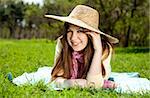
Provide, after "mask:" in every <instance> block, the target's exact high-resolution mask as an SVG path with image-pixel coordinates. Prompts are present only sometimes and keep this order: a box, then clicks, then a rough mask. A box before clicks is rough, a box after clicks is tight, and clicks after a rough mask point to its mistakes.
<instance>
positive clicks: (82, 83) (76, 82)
mask: <svg viewBox="0 0 150 98" xmlns="http://www.w3.org/2000/svg"><path fill="white" fill-rule="evenodd" d="M64 85H65V86H66V87H75V86H79V87H82V88H84V87H87V80H86V79H67V80H65V81H64Z"/></svg>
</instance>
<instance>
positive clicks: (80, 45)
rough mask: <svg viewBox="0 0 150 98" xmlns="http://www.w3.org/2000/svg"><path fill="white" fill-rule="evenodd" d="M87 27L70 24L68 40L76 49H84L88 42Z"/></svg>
mask: <svg viewBox="0 0 150 98" xmlns="http://www.w3.org/2000/svg"><path fill="white" fill-rule="evenodd" d="M86 31H87V29H84V28H81V27H78V26H75V25H69V28H68V30H67V41H68V43H69V45H70V46H71V47H72V49H73V50H74V51H81V50H83V49H84V48H85V47H86V46H87V44H88V37H87V34H86V33H85V32H86Z"/></svg>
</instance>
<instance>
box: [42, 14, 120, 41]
mask: <svg viewBox="0 0 150 98" xmlns="http://www.w3.org/2000/svg"><path fill="white" fill-rule="evenodd" d="M45 17H47V18H53V19H56V20H60V21H64V22H68V23H71V24H74V25H77V26H80V27H83V28H86V29H89V30H91V31H94V32H97V33H100V34H102V35H105V36H106V37H107V38H108V40H109V41H110V42H111V43H118V42H119V40H118V39H117V38H115V37H112V36H110V35H108V34H106V33H103V32H102V31H100V30H99V29H95V28H93V27H91V26H89V25H87V24H86V23H85V22H83V21H81V20H78V19H75V18H72V17H68V16H67V17H63V16H55V15H45Z"/></svg>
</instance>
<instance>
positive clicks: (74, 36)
mask: <svg viewBox="0 0 150 98" xmlns="http://www.w3.org/2000/svg"><path fill="white" fill-rule="evenodd" d="M77 39H78V34H77V32H73V33H72V36H71V40H72V41H75V40H77Z"/></svg>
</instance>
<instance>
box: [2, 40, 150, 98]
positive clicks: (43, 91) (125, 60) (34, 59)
mask: <svg viewBox="0 0 150 98" xmlns="http://www.w3.org/2000/svg"><path fill="white" fill-rule="evenodd" d="M54 53H55V42H54V41H50V40H46V39H42V40H35V39H32V40H2V39H1V40H0V98H3V97H4V98H22V97H23V98H24V97H27V98H39V97H40V98H41V97H42V98H43V97H44V98H47V97H48V98H116V97H117V98H129V97H133V98H135V97H136V98H149V97H150V94H149V93H147V94H144V95H140V94H119V93H117V92H115V91H113V90H102V89H99V90H96V89H92V88H89V89H81V88H72V89H65V90H63V91H51V90H49V89H48V88H47V87H46V86H44V85H42V84H41V83H38V84H36V85H26V86H22V87H18V86H16V85H14V84H12V83H11V82H10V81H8V79H7V73H9V72H11V73H12V74H13V76H14V77H17V76H19V75H21V74H23V73H24V72H33V71H36V70H37V69H38V68H39V67H42V66H53V59H54ZM149 58H150V53H149V48H140V47H138V48H136V47H134V48H133V47H132V48H131V47H129V48H115V52H114V55H113V58H112V61H111V65H112V71H115V72H139V73H140V76H141V77H145V78H148V79H150V60H149Z"/></svg>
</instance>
